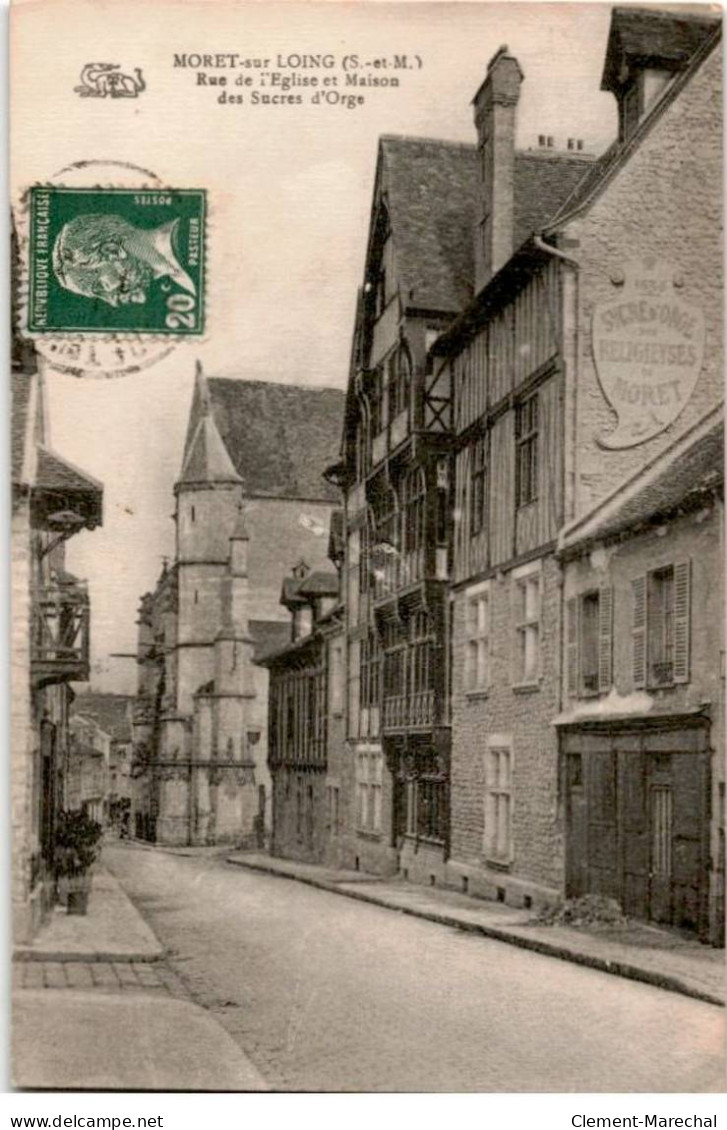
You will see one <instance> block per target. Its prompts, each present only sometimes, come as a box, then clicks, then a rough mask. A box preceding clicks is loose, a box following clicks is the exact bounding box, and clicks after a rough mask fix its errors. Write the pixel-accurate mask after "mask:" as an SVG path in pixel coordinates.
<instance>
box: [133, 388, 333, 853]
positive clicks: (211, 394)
mask: <svg viewBox="0 0 727 1130" xmlns="http://www.w3.org/2000/svg"><path fill="white" fill-rule="evenodd" d="M342 412H343V395H342V393H340V392H337V391H336V390H335V389H318V388H300V387H296V386H291V385H273V384H266V383H264V382H257V381H238V380H227V379H220V378H209V379H207V378H206V377H205V376H204V375H203V374H202V372H201V370H199V371H198V374H197V381H196V386H195V392H194V397H193V402H192V407H191V412H190V420H189V426H188V431H187V438H186V442H185V448H184V455H183V459H182V468H181V471H180V475H179V479H178V481H177V484H176V486H175V498H176V507H175V516H174V517H175V523H176V553H175V558H174V561H173V562H172V563H171V565H169V566H168V567H167V566H165V568H164V569H163V571H162V575H161V576H160V578H159V581H158V583H157V586H156V589H155V591H154V592H153V593H150V594H146V596H145V597H143V598H142V602H141V606H140V613H139V695H138V702H137V708H136V716H135V723H134V748H135V752H134V758H135V765H134V770H133V776H134V811H133V814H132V827H133V830H134V832H135V834H137V835H140V836H143V837H145V838H148V839H152V840H156V841H157V842H161V843H177V844H186V843H201V844H204V843H216V842H235V843H240V844H242V843H255V844H259V845H261V844H262V843H263V842H264V838H265V834H266V829H269V825H270V805H271V801H270V778H269V773H268V767H267V699H268V692H267V672H266V671H265V670H264V669H263V668H261V667H257V666H255V665H254V662H253V660H254V658H259V657H260V656H261V655H262V654H263V653H264V652H265V651H268V650H270V649H271V648H273V647H276V646H279V645H280V644H281V643H282V642H283V640H284V639H285V638H287V624H286V622H285V620H284V616H285V613H284V612H283V610H282V609H281V608H280V606H279V603H278V602H279V594H280V585H281V584H282V580H283V570H284V568H285V565H284V563H285V561H286V560H287V561H289V560H291V558H292V557H293V555H294V554H295V553H300V552H301V551H302V552H303V553H304V554H305V555H306V558H307V559H308V560H309V561H310V562H311V564H312V565H314V566H317V565H319V564H321V565H322V564H323V563H324V561H325V559H326V552H327V546H328V536H329V525H330V515H331V511H332V510H333V507H334V504H335V500H336V496H337V492H336V490H335V488H334V487H332V486H331V485H330V484H328V483H326V482H325V481H324V480H323V478H322V473H323V470H324V469H325V467H326V466H327V465H328V464H329V463H330V462H331V459H332V457H333V455H334V453H335V443H336V437H337V434H338V432H339V430H340V421H341V417H342Z"/></svg>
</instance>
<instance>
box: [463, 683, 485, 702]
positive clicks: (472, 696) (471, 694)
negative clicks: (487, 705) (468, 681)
mask: <svg viewBox="0 0 727 1130" xmlns="http://www.w3.org/2000/svg"><path fill="white" fill-rule="evenodd" d="M489 696H490V689H489V687H485V688H484V689H483V690H478V691H465V698H466V699H468V700H472V701H473V702H476V701H477V700H478V699H480V698H489Z"/></svg>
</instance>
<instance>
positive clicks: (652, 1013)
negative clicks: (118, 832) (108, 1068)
mask: <svg viewBox="0 0 727 1130" xmlns="http://www.w3.org/2000/svg"><path fill="white" fill-rule="evenodd" d="M104 858H105V862H106V863H107V865H108V866H109V867H110V869H111V870H112V872H113V873H114V874H115V875H116V877H117V878H118V879H119V880H120V881H121V882H122V883H123V885H124V887H125V889H126V891H127V893H128V894H129V896H130V897H131V898H132V899H133V900H134V902H135V904H136V906H137V907H138V909H139V910H140V911H141V913H142V914H143V915H144V917H145V918H146V919H147V921H148V922H149V924H150V925H151V927H152V928H153V930H154V931H155V932H156V934H157V936H158V938H159V940H160V941H161V942H162V944H163V945H164V946H166V947H167V948H168V949H169V950H170V951H171V958H170V964H171V966H172V968H173V969H174V970H175V972H176V973H177V974H178V975H179V976H180V977H181V978H182V979H183V981H184V982H185V984H186V986H187V988H188V990H189V992H190V993H191V994H192V996H193V997H194V999H195V1000H196V1001H197V1002H198V1003H199V1004H201V1005H204V1006H206V1007H207V1008H209V1009H210V1010H212V1012H213V1013H214V1015H215V1016H216V1017H217V1019H218V1020H219V1021H220V1022H221V1023H222V1024H223V1025H224V1027H225V1028H226V1029H227V1031H228V1032H229V1033H230V1035H231V1036H232V1037H233V1038H234V1039H235V1040H236V1041H237V1043H238V1044H239V1045H240V1047H241V1048H242V1049H243V1050H244V1051H245V1052H246V1053H247V1054H248V1055H249V1056H250V1058H251V1059H252V1060H253V1062H254V1064H255V1065H256V1067H257V1068H258V1069H259V1070H260V1071H261V1072H262V1073H263V1075H264V1076H265V1077H266V1079H267V1081H268V1083H269V1084H270V1086H272V1087H273V1088H276V1089H280V1090H322V1091H341V1090H347V1091H501V1092H517V1091H548V1092H560V1091H565V1092H568V1091H574V1092H589V1091H594V1092H622V1091H623V1092H638V1091H647V1092H705V1091H721V1090H722V1089H723V1016H724V1013H723V1010H721V1009H719V1008H716V1007H713V1006H711V1005H708V1004H703V1003H701V1002H699V1001H695V1000H690V999H688V998H686V997H682V996H679V995H677V994H675V993H670V992H665V991H663V990H660V989H655V988H652V987H650V986H648V985H642V984H637V983H634V982H630V981H626V980H622V979H621V978H618V977H612V976H608V975H606V974H603V973H599V972H596V971H593V970H590V969H586V968H581V967H579V966H575V965H571V964H568V963H566V962H563V961H559V960H555V959H553V958H549V957H542V956H540V955H538V954H534V953H528V952H525V951H523V950H519V949H516V948H514V947H511V946H509V945H505V944H502V943H499V942H494V941H489V940H486V939H483V938H478V937H475V936H473V935H471V934H465V933H458V932H456V931H455V930H452V929H450V928H447V927H443V926H439V925H435V924H432V923H429V922H424V921H420V920H417V919H414V918H410V917H405V916H403V915H399V914H396V913H393V912H391V911H388V910H384V909H381V908H379V907H375V906H369V905H366V904H362V903H359V902H353V901H350V900H348V899H346V898H343V897H341V896H338V895H335V894H330V893H328V892H326V891H320V890H315V889H312V888H311V887H308V886H303V885H301V884H299V883H296V882H292V881H287V880H282V879H278V878H273V877H270V876H267V875H261V874H255V873H251V872H248V871H244V870H241V869H240V868H236V867H233V866H231V865H229V864H227V863H225V862H224V860H223V859H220V858H206V859H203V858H200V857H184V856H177V855H170V854H165V853H162V852H158V851H146V850H142V849H139V848H135V847H132V846H114V847H111V848H107V849H106V851H105V853H104Z"/></svg>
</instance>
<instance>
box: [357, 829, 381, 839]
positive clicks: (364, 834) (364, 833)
mask: <svg viewBox="0 0 727 1130" xmlns="http://www.w3.org/2000/svg"><path fill="white" fill-rule="evenodd" d="M356 835H357V836H358V838H359V839H360V840H375V841H377V842H378V841H379V840H381V832H372V831H371V829H370V828H357V829H356Z"/></svg>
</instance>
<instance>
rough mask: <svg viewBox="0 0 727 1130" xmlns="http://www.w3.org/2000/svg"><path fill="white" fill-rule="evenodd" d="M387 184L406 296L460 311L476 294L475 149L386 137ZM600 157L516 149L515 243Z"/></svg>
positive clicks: (536, 227) (414, 303)
mask: <svg viewBox="0 0 727 1130" xmlns="http://www.w3.org/2000/svg"><path fill="white" fill-rule="evenodd" d="M381 150H382V154H383V189H384V191H385V193H386V200H387V206H388V211H389V220H390V223H391V229H392V233H393V238H394V251H395V256H396V269H397V274H398V277H399V285H400V291H401V294H402V298H403V301H404V302H406V303H408V304H409V305H411V306H416V307H419V308H422V309H427V310H441V311H442V312H444V313H458V312H459V311H460V310H462V309H463V308H464V307H465V306H466V305H467V303H468V302H469V300H470V299H471V297H472V285H473V274H474V262H473V240H474V225H475V221H476V197H477V176H478V173H477V148H476V146H474V145H461V144H455V143H453V142H448V141H430V140H426V139H420V138H416V137H390V136H387V137H383V138H382V139H381ZM593 164H594V158H593V157H592V156H590V155H588V154H575V153H572V152H570V151H569V152H566V153H563V152H557V151H556V152H554V151H553V150H544V151H543V152H540V151H539V150H523V151H519V152H517V153H516V154H515V231H514V240H513V243H514V248H517V247H519V246H520V245H521V244H522V243H524V242H525V240H526V239H527V238H528V236H530V235H531V234H532V233H533V231H539V230H540V229H541V228H542V227H543V225H544V224H545V223H546V222H547V221H548V220H550V219H551V217H552V216H553V215H555V213H556V211H557V210H558V208H559V207H560V206H561V204H562V203H563V201H564V200H565V199H566V197H568V196H569V195H570V194H571V192H572V191H573V189H574V188H575V186H576V185H577V184H578V182H579V181H580V180H582V178H583V176H584V174H585V173H586V172H587V171H588V170H589V169H590V168H591V166H592V165H593Z"/></svg>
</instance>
